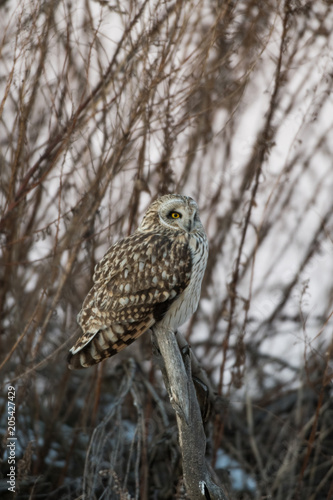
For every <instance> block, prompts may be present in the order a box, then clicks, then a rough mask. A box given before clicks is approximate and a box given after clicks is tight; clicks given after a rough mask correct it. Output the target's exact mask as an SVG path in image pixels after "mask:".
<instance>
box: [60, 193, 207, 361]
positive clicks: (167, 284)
mask: <svg viewBox="0 0 333 500" xmlns="http://www.w3.org/2000/svg"><path fill="white" fill-rule="evenodd" d="M173 213H178V215H179V219H180V220H178V219H173V218H172V215H171V214H173ZM207 253H208V246H207V239H206V235H205V233H204V231H203V228H202V225H201V222H200V219H199V217H198V214H197V206H196V203H195V202H194V201H193V200H192V198H189V197H185V196H180V195H166V196H163V197H162V198H159V199H158V200H156V201H155V202H154V203H153V204H152V205H151V206H150V207H149V209H148V210H147V212H146V215H145V217H144V219H143V221H142V223H141V225H140V227H139V228H138V229H137V230H136V231H135V232H134V233H133V234H132V235H131V236H129V237H127V238H125V239H123V240H121V241H118V242H117V243H116V244H114V245H113V246H112V247H111V248H110V249H109V250H108V252H107V253H106V254H105V255H104V257H103V258H102V260H101V261H100V262H99V264H97V266H96V268H95V273H94V276H93V281H94V286H93V287H92V289H91V290H90V292H89V293H88V295H87V297H86V299H85V301H84V303H83V306H82V310H81V312H80V313H79V315H78V323H79V325H80V326H81V328H82V330H83V335H82V336H81V337H80V338H79V339H78V340H77V342H76V344H75V345H74V346H73V347H72V348H71V350H70V354H69V358H68V362H69V367H70V368H82V367H87V366H91V365H93V364H96V363H98V362H100V361H102V360H103V359H105V358H107V357H110V356H113V355H114V354H117V352H119V351H121V350H122V349H124V348H125V347H126V346H127V345H129V344H131V343H132V342H133V341H134V340H135V339H136V338H138V337H139V336H140V335H141V334H143V333H144V332H145V331H146V330H148V329H149V328H151V327H152V326H153V325H155V324H156V323H161V324H163V325H164V326H165V327H167V328H177V326H179V325H180V324H182V323H183V322H184V321H185V320H186V319H187V318H188V317H189V315H191V314H192V313H193V311H194V310H195V309H196V307H197V303H198V300H199V293H200V286H201V280H202V276H203V272H204V269H205V267H206V261H207ZM184 305H185V306H186V309H185V308H184ZM172 306H173V307H172Z"/></svg>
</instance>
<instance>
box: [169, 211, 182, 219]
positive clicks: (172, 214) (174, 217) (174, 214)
mask: <svg viewBox="0 0 333 500" xmlns="http://www.w3.org/2000/svg"><path fill="white" fill-rule="evenodd" d="M170 215H171V217H172V218H173V219H179V218H180V217H181V215H180V213H179V212H171V214H170Z"/></svg>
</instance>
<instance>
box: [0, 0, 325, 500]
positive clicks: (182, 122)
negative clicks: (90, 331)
mask: <svg viewBox="0 0 333 500" xmlns="http://www.w3.org/2000/svg"><path fill="white" fill-rule="evenodd" d="M0 12H1V21H0V22H1V29H0V33H2V35H1V41H0V47H1V58H2V63H1V77H0V88H1V92H0V144H1V150H0V172H1V174H0V175H1V184H0V246H1V253H0V324H1V328H0V333H1V335H0V352H1V357H0V370H1V380H2V382H3V385H2V395H1V399H0V408H1V415H2V417H1V429H2V431H3V436H4V440H3V442H2V444H3V454H2V460H3V462H2V464H1V471H2V474H3V479H2V480H1V483H0V488H1V490H0V491H1V497H2V498H13V495H12V493H10V492H8V491H7V484H6V474H7V472H8V463H7V451H6V437H7V435H6V424H7V420H6V418H7V407H6V405H7V399H6V398H7V386H8V384H9V383H10V384H11V385H13V386H14V387H15V388H16V432H17V439H18V440H17V463H16V465H17V494H16V497H15V498H18V499H23V498H29V499H43V498H45V499H46V498H50V499H52V498H54V499H60V498H61V499H71V498H73V499H74V498H79V497H80V495H82V492H83V491H84V492H85V493H86V498H89V499H90V498H91V499H92V498H100V499H102V498H103V499H106V498H109V499H116V498H121V499H125V498H126V499H127V498H140V499H141V500H144V499H148V498H149V499H153V498H154V499H155V498H160V499H168V498H185V496H184V492H183V485H182V482H181V463H180V459H179V450H178V445H177V439H176V436H175V432H174V425H175V421H174V416H173V414H172V411H171V408H170V407H169V404H168V402H167V398H166V396H165V392H164V389H163V387H162V384H161V380H160V375H159V372H158V370H157V369H156V367H154V366H153V364H152V361H151V348H150V339H149V336H148V335H147V336H145V337H144V338H143V339H142V340H140V341H138V342H136V343H135V344H134V345H133V346H132V347H130V348H128V349H126V350H125V352H124V353H123V355H119V356H117V357H116V358H114V359H112V360H110V361H108V362H106V363H103V365H102V366H100V367H97V368H96V369H90V370H87V371H84V372H80V373H70V372H69V371H68V370H67V367H66V362H65V357H66V351H67V349H68V347H69V346H70V344H71V342H72V337H73V336H74V335H75V334H76V333H77V326H76V319H75V318H76V314H77V312H78V311H79V309H80V306H81V303H82V300H83V298H84V297H85V294H86V292H87V291H88V289H89V287H90V285H91V276H92V272H93V268H94V265H95V264H96V262H97V261H98V260H99V258H100V257H101V256H102V254H103V252H104V251H105V250H106V249H107V247H108V245H109V244H110V243H112V242H114V241H116V240H117V239H118V238H120V237H121V236H124V235H126V234H129V233H130V232H132V231H133V230H134V229H135V227H136V226H137V224H138V221H139V220H140V217H141V215H142V213H143V211H144V209H145V208H146V206H147V205H148V204H149V203H150V201H151V199H153V198H155V197H156V196H158V195H161V194H164V193H166V192H182V193H184V194H189V195H191V196H193V197H194V198H195V199H196V200H197V201H198V203H199V206H200V207H201V218H202V220H203V222H204V225H205V227H206V228H207V233H208V236H209V240H210V258H209V263H208V268H207V272H206V275H205V281H204V284H203V293H202V301H201V305H200V308H199V310H198V312H197V314H196V315H195V316H194V318H193V320H192V321H191V322H190V324H189V325H188V328H187V331H186V335H187V338H188V340H189V341H190V343H191V345H192V348H193V349H194V350H195V352H196V354H197V356H198V358H199V359H200V360H201V362H202V365H203V366H204V368H206V370H207V372H208V374H209V376H210V378H211V380H212V381H213V383H214V384H215V386H216V389H217V393H218V398H217V400H216V405H215V408H214V412H213V414H212V416H211V419H210V421H209V422H208V423H207V434H208V436H209V443H208V444H209V446H208V450H207V454H208V456H209V457H210V458H211V463H212V466H213V467H215V470H216V472H217V474H219V475H221V476H222V477H223V481H229V480H230V478H229V479H228V478H226V475H225V473H224V472H223V471H222V469H221V460H220V458H219V457H221V451H222V450H223V451H224V452H225V453H227V454H228V456H229V458H233V459H234V460H237V462H238V464H239V467H241V469H242V471H244V472H245V473H246V474H248V477H251V478H252V480H253V482H252V483H248V484H247V485H246V484H244V485H243V487H242V486H240V487H239V489H238V490H236V489H235V483H233V482H232V481H231V485H230V489H231V491H232V494H233V496H234V498H235V499H250V498H256V499H262V500H263V499H268V498H274V499H275V500H281V499H283V500H291V499H305V498H306V499H307V500H312V499H313V500H329V499H330V498H332V497H333V487H332V484H333V483H332V480H333V464H332V455H333V418H332V417H333V403H332V367H333V361H332V360H333V339H332V314H333V312H332V311H333V285H332V276H333V270H332V257H331V256H332V250H333V238H332V234H333V232H332V228H333V225H332V223H333V220H332V219H333V215H332V214H333V210H332V209H333V204H332V195H331V193H332V188H333V174H332V168H331V157H332V139H331V138H332V125H333V123H332V112H331V107H332V98H331V95H332V81H333V80H332V75H333V67H332V62H331V55H330V50H331V48H332V43H333V39H332V33H331V31H332V30H331V26H332V22H333V7H332V6H331V4H330V2H326V1H324V0H318V1H317V2H306V1H301V0H300V1H291V0H289V1H288V0H286V1H285V2H282V1H281V2H273V1H267V2H254V1H245V0H238V1H237V0H232V1H228V2H221V1H218V0H216V1H213V2H208V1H205V0H197V1H192V0H186V1H182V0H177V1H174V2H172V1H170V2H164V1H161V0H155V1H152V0H151V1H147V0H146V1H142V2H134V1H131V0H128V1H125V2H112V3H111V2H103V1H92V0H85V1H84V0H82V1H79V2H72V3H71V2H67V1H61V2H52V1H46V2H28V1H24V0H18V1H16V2H6V1H5V2H1V5H0ZM131 357H132V358H133V357H134V358H135V362H134V361H133V360H131V359H130V358H131ZM220 396H223V398H227V399H228V400H229V405H228V406H226V405H225V404H224V403H223V400H222V399H221V397H220ZM90 438H92V440H91V441H90ZM89 443H90V444H89ZM225 468H226V469H231V468H232V466H231V465H230V463H229V465H226V466H225ZM231 479H232V476H231ZM249 484H252V485H254V487H253V488H252V489H251V488H250V487H249Z"/></svg>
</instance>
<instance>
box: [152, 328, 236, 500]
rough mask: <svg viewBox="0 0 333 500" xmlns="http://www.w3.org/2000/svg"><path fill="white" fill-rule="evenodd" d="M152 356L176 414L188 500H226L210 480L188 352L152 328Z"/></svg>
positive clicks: (169, 333) (170, 336) (168, 333)
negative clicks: (158, 367) (154, 357)
mask: <svg viewBox="0 0 333 500" xmlns="http://www.w3.org/2000/svg"><path fill="white" fill-rule="evenodd" d="M152 339H153V349H154V354H155V356H156V358H157V361H158V363H159V366H160V368H161V371H162V375H163V379H164V383H165V386H166V388H167V391H168V394H169V397H170V402H171V404H172V407H173V408H174V410H175V412H176V418H177V426H178V432H179V444H180V448H181V453H182V459H183V475H184V483H185V486H186V493H187V495H188V498H190V499H191V500H197V499H198V500H202V499H211V500H218V499H219V500H229V497H228V496H227V494H226V493H225V492H224V491H223V489H222V487H221V486H218V485H217V484H216V483H215V482H214V481H213V480H212V477H211V474H210V472H209V466H208V464H207V462H206V458H205V452H206V436H205V432H204V428H203V423H202V416H201V412H200V407H199V403H198V400H197V396H196V391H195V388H194V384H193V380H192V370H191V359H190V348H189V346H188V344H187V343H186V342H185V343H184V339H183V340H182V342H181V345H182V353H181V352H180V349H179V346H178V342H177V339H176V335H175V333H174V332H172V331H171V330H165V329H163V330H162V329H158V328H155V329H154V330H153V334H152Z"/></svg>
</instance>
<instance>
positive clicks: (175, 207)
mask: <svg viewBox="0 0 333 500" xmlns="http://www.w3.org/2000/svg"><path fill="white" fill-rule="evenodd" d="M159 216H160V221H161V223H162V224H163V225H164V226H167V227H169V228H172V229H175V230H179V229H181V230H183V231H186V232H187V233H190V232H191V231H194V230H195V229H198V228H199V226H201V222H200V219H199V215H198V207H197V205H196V203H195V202H194V201H192V203H189V204H186V205H184V203H177V202H175V203H172V204H171V203H170V204H168V205H166V206H163V207H161V210H160V212H159Z"/></svg>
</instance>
